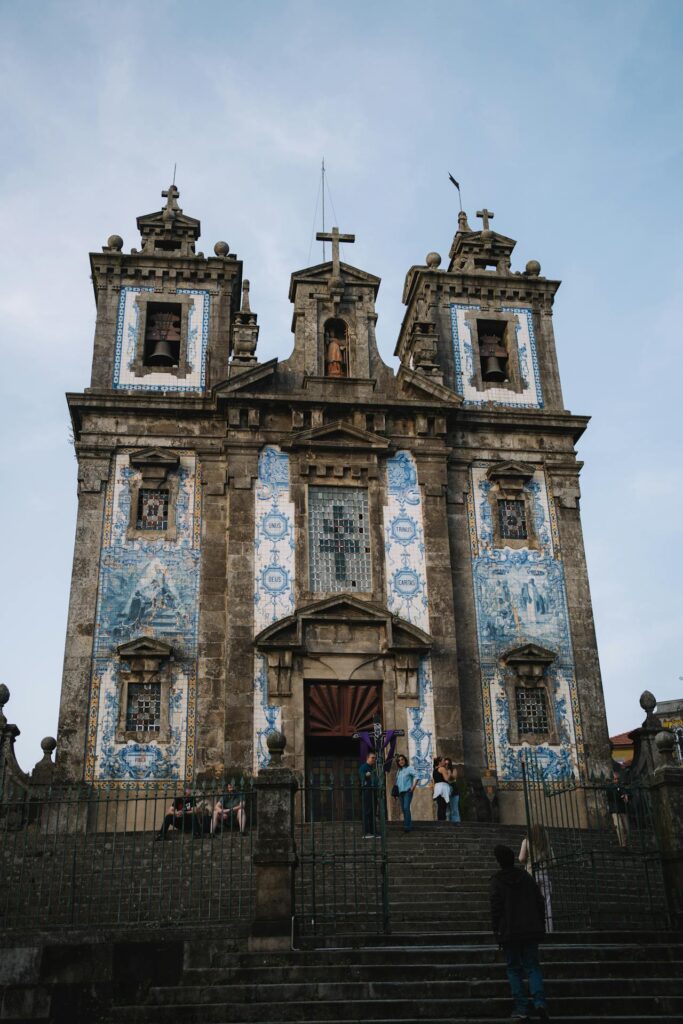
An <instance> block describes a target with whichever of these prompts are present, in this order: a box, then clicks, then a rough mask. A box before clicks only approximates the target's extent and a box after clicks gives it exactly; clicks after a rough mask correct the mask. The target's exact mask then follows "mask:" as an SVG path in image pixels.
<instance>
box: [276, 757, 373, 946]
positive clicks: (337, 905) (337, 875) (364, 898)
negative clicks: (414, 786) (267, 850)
mask: <svg viewBox="0 0 683 1024" xmlns="http://www.w3.org/2000/svg"><path fill="white" fill-rule="evenodd" d="M375 781H376V782H377V783H378V785H377V786H374V787H366V788H363V789H361V787H360V786H359V785H358V784H355V785H354V784H352V783H348V782H346V783H344V784H342V783H339V782H338V781H337V780H336V779H335V777H334V775H329V776H321V775H318V776H316V777H315V778H313V777H311V778H309V779H308V780H307V781H306V782H305V783H304V785H303V787H301V788H300V789H299V791H298V793H297V798H296V799H297V806H296V814H295V820H296V823H297V824H296V846H297V855H298V861H299V863H298V867H297V875H296V887H295V908H296V926H297V931H298V934H299V935H302V936H317V937H325V936H334V937H337V938H338V937H339V936H341V935H347V936H348V935H353V934H385V933H387V932H388V931H389V895H388V892H389V858H388V849H387V830H386V821H387V815H386V802H385V794H384V786H383V784H382V782H381V780H380V779H379V777H378V778H376V780H375Z"/></svg>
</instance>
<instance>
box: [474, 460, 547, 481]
mask: <svg viewBox="0 0 683 1024" xmlns="http://www.w3.org/2000/svg"><path fill="white" fill-rule="evenodd" d="M535 469H536V467H535V466H532V465H530V464H529V463H528V462H512V461H509V462H496V463H494V465H493V466H491V467H490V468H489V469H488V470H487V471H486V476H487V478H488V479H489V480H513V479H518V480H530V479H531V477H532V476H533V475H534V472H535Z"/></svg>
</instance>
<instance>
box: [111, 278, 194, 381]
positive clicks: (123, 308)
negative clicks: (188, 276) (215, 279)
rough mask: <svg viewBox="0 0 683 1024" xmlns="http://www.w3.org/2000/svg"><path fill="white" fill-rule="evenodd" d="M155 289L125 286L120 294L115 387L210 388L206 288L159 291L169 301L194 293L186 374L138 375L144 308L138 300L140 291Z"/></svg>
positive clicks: (163, 299) (189, 323)
mask: <svg viewBox="0 0 683 1024" xmlns="http://www.w3.org/2000/svg"><path fill="white" fill-rule="evenodd" d="M153 291H154V288H138V287H125V288H122V289H121V294H120V297H119V309H118V317H117V321H116V350H115V356H114V377H113V381H112V385H113V387H114V388H122V389H126V390H133V391H203V390H204V388H205V387H206V349H207V345H208V340H209V306H210V295H209V292H208V291H207V290H206V289H202V288H178V289H177V290H176V291H175V292H168V293H166V292H165V293H163V295H162V294H161V293H160V294H159V301H160V302H161V301H166V302H167V301H168V300H169V298H172V296H173V295H191V296H192V303H191V305H190V307H189V313H188V335H187V363H188V368H189V372H188V374H187V376H186V377H176V376H175V374H173V373H164V372H163V370H159V371H156V370H155V371H154V373H147V374H144V375H142V376H137V375H136V374H135V370H134V363H135V358H136V353H137V351H138V346H139V344H140V340H141V339H140V337H139V335H140V308H139V306H138V304H137V302H136V299H137V296H138V295H139V294H140V292H153Z"/></svg>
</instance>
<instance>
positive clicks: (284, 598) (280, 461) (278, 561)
mask: <svg viewBox="0 0 683 1024" xmlns="http://www.w3.org/2000/svg"><path fill="white" fill-rule="evenodd" d="M294 550H295V541H294V502H292V501H290V498H289V456H288V455H286V454H283V453H282V452H281V451H280V449H279V448H277V447H276V446H274V445H269V446H268V447H266V448H264V449H263V451H262V452H261V454H260V456H259V463H258V482H257V484H256V487H255V488H254V635H255V636H256V635H257V634H258V633H260V632H261V630H262V629H265V628H266V626H270V625H271V623H273V622H277V621H278V620H279V619H282V618H285V616H287V615H291V614H292V612H293V611H294V579H295V560H294ZM280 721H281V708H280V707H279V706H278V705H274V704H269V703H268V682H267V673H266V662H265V658H264V657H263V656H262V655H256V657H255V658H254V770H258V769H259V768H263V767H265V766H266V765H267V764H268V761H269V755H268V751H267V748H266V744H265V739H266V736H267V735H268V733H270V732H272V731H273V730H274V729H279V727H280Z"/></svg>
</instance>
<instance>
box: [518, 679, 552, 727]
mask: <svg viewBox="0 0 683 1024" xmlns="http://www.w3.org/2000/svg"><path fill="white" fill-rule="evenodd" d="M516 698H517V729H518V731H519V733H520V735H521V734H522V733H548V732H550V723H549V721H548V698H547V695H546V692H545V690H544V689H543V687H540V686H539V687H529V686H518V687H517V690H516Z"/></svg>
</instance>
